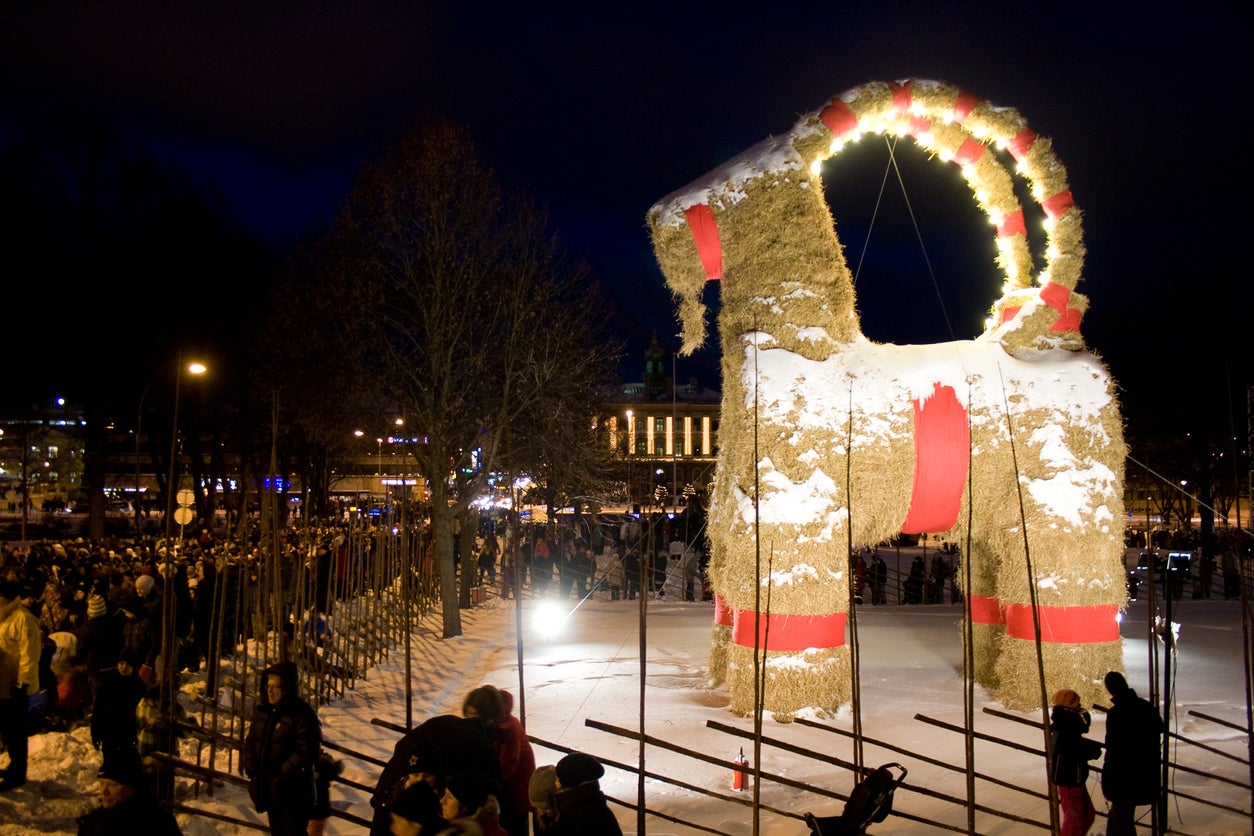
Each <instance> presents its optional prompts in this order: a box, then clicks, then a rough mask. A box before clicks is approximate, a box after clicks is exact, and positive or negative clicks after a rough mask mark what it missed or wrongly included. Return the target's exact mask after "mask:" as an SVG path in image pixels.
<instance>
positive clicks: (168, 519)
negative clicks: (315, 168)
mask: <svg viewBox="0 0 1254 836" xmlns="http://www.w3.org/2000/svg"><path fill="white" fill-rule="evenodd" d="M206 371H208V368H207V367H206V366H205V364H204V363H197V362H192V363H188V364H187V365H186V366H184V365H183V361H182V358H181V357H180V358H179V364H178V366H176V367H175V371H174V425H173V427H172V429H171V431H170V479H169V481H167V482H166V486H165V493H166V497H165V544H166V548H167V549H170V554H169V555H168V559H171V560H172V559H173V558H174V554H173V548H172V547H171V544H170V533H171V528H170V524H171V523H172V522H173V518H174V493H175V489H174V488H175V486H174V480H175V478H176V477H177V472H176V471H177V464H178V449H179V393H180V391H181V389H182V384H183V372H187V373H188V374H190V375H202V374H204V373H205V372H206Z"/></svg>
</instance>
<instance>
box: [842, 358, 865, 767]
mask: <svg viewBox="0 0 1254 836" xmlns="http://www.w3.org/2000/svg"><path fill="white" fill-rule="evenodd" d="M852 462H853V379H852V378H850V380H849V415H848V417H847V421H846V426H845V509H846V514H845V539H846V552H845V554H846V557H845V566H846V567H847V568H846V570H845V575H846V580H847V581H848V583H847V584H846V587H847V591H848V593H849V595H848V601H849V605H848V606H849V672H850V674H851V676H850V680H851V682H852V685H853V688H852V692H851V694H850V700H851V702H852V703H853V705H852V708H853V764H854V766H855V767H856V770H855V772H856V774H857V777H858V780H859V781H861V780H862V778H863V777H864V775H865V772H866V769H865V762H864V758H863V746H862V743H863V741H862V685H861V683H860V682H859V676H860V664H859V653H860V651H859V647H858V608H857V605H856V600H855V599H856V597H857V595H856V593H857V589H856V583H855V578H854V565H853V476H852Z"/></svg>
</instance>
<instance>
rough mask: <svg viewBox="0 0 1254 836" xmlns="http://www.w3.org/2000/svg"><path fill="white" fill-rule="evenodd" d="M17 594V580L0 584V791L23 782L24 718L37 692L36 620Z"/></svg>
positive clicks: (26, 730)
mask: <svg viewBox="0 0 1254 836" xmlns="http://www.w3.org/2000/svg"><path fill="white" fill-rule="evenodd" d="M20 595H21V587H20V585H19V584H18V582H17V581H15V580H12V579H9V578H6V579H5V580H3V581H0V741H3V742H4V745H5V747H6V748H7V749H8V750H9V768H8V769H7V770H6V771H5V772H4V775H3V777H0V792H5V791H7V790H12V789H16V788H18V787H20V786H22V785H23V784H25V783H26V762H27V753H28V751H29V749H28V746H29V739H28V735H29V734H30V729H29V728H28V726H27V716H26V715H27V710H28V705H29V695H30V694H34V693H35V692H37V691H38V690H39V656H40V653H41V651H42V647H41V637H40V635H39V620H38V619H37V618H35V616H34V615H32V614H31V611H30V610H28V609H26V607H24V606H22V603H21V600H20V597H19V596H20Z"/></svg>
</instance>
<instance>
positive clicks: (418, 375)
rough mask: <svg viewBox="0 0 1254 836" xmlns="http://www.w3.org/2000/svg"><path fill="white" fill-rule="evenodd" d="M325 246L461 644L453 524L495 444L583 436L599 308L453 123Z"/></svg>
mask: <svg viewBox="0 0 1254 836" xmlns="http://www.w3.org/2000/svg"><path fill="white" fill-rule="evenodd" d="M332 237H333V239H334V245H333V246H332V248H331V249H332V251H333V252H335V253H336V254H337V255H336V264H337V265H338V268H337V269H339V270H340V271H342V275H341V279H342V281H343V282H344V283H346V284H348V283H351V286H352V287H353V289H354V293H356V294H357V295H358V300H359V301H362V302H363V303H364V308H363V309H362V318H361V319H360V320H359V321H358V322H356V323H355V324H354V327H353V329H352V330H353V334H354V339H356V340H358V342H359V343H360V344H368V345H369V346H370V348H371V349H372V350H373V351H374V352H377V354H378V357H379V360H378V363H377V364H376V365H375V366H374V367H373V368H374V369H377V377H378V379H379V382H380V384H381V389H382V393H381V394H382V396H383V397H384V398H386V399H388V400H390V401H391V402H394V403H396V404H398V405H399V407H400V409H401V411H402V413H403V414H404V418H405V423H404V426H405V427H406V433H405V435H406V441H407V444H408V446H409V449H410V452H411V453H412V455H413V456H414V457H415V459H416V460H417V461H418V463H419V466H420V467H421V468H422V470H423V473H424V475H425V476H426V477H427V479H428V481H429V485H430V493H431V497H430V498H431V525H432V533H433V535H434V538H435V547H436V557H437V565H438V568H439V574H440V586H441V597H442V600H443V615H444V629H443V632H444V635H445V636H446V637H448V636H456V635H460V634H461V616H460V613H459V611H458V603H457V602H458V595H457V579H456V575H455V567H454V560H453V532H454V519H455V518H456V517H457V516H458V515H459V514H461V513H462V512H463V511H464V510H465V509H466V508H467V506H468V505H469V503H470V502H471V500H472V499H473V498H474V497H475V495H476V494H477V493H478V492H480V491H481V490H482V488H483V487H484V483H485V480H486V477H487V474H488V473H490V472H491V471H492V470H494V468H495V467H496V464H497V462H498V460H499V458H500V456H501V455H502V454H503V453H504V451H505V450H506V443H507V440H508V441H509V443H511V444H515V445H517V446H518V447H519V448H520V449H521V447H522V446H523V445H524V439H529V440H528V441H527V442H526V444H528V445H533V444H534V443H535V439H536V438H539V437H545V436H547V437H549V438H551V439H552V440H553V442H554V443H569V440H570V438H571V437H572V435H577V433H573V434H572V433H571V432H569V431H568V428H569V427H570V426H579V425H582V426H589V425H590V422H591V416H592V408H593V405H594V404H595V400H596V399H595V397H594V392H595V387H596V385H598V384H600V383H602V382H603V381H604V377H603V376H602V373H603V370H604V369H606V368H608V362H607V360H608V358H609V351H608V346H607V344H606V343H605V342H604V341H598V340H597V339H596V337H595V316H594V313H593V311H594V309H597V308H598V307H599V306H597V305H596V304H595V302H593V301H592V299H591V297H590V296H589V292H588V290H587V281H586V279H587V277H586V275H585V273H584V271H582V270H580V269H577V268H576V267H574V266H572V265H571V264H570V263H569V262H568V261H566V259H565V258H564V256H563V253H562V251H561V249H560V247H559V245H558V243H557V241H556V239H555V238H554V236H553V235H552V234H551V233H550V231H549V230H548V219H547V216H546V214H545V213H544V212H543V210H541V209H540V208H538V207H537V206H536V205H535V204H534V203H532V202H531V201H529V200H526V199H523V198H520V197H516V196H513V195H509V194H506V193H505V192H504V190H503V189H502V188H501V186H500V185H499V184H498V183H497V181H496V179H495V178H494V176H493V174H492V172H491V171H490V170H489V169H488V167H487V166H486V165H485V164H484V163H483V161H482V160H481V159H480V158H479V157H478V155H477V154H476V151H475V148H474V146H473V143H472V142H471V140H470V137H469V135H468V134H467V133H466V132H465V131H464V130H463V129H461V128H458V127H455V126H452V125H448V124H434V125H427V126H422V127H420V128H418V129H416V130H414V131H413V132H411V133H410V134H408V135H407V136H406V137H405V138H404V139H403V140H402V141H401V142H400V143H398V144H397V145H396V146H395V147H394V148H392V149H391V150H390V151H389V152H388V153H387V154H386V156H385V157H384V158H383V159H382V160H381V161H380V162H379V163H377V164H370V165H367V166H366V167H365V168H364V169H363V171H362V174H361V176H360V178H359V180H358V182H357V184H356V187H355V189H354V191H353V193H352V194H351V195H350V197H349V200H348V202H347V204H346V207H345V209H344V211H343V212H342V214H341V216H340V217H339V219H338V220H337V223H336V225H335V229H334V230H333V232H332ZM589 435H590V434H589ZM455 476H456V478H455ZM467 534H468V535H469V533H467Z"/></svg>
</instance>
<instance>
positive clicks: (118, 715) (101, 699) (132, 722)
mask: <svg viewBox="0 0 1254 836" xmlns="http://www.w3.org/2000/svg"><path fill="white" fill-rule="evenodd" d="M147 690H148V689H147V686H145V685H144V681H143V680H142V679H140V677H139V659H138V657H137V656H136V654H135V651H133V650H124V651H122V654H121V655H120V656H119V657H118V663H117V666H116V667H115V668H114V669H113V670H106V671H105V672H104V675H103V677H102V679H101V682H100V690H99V691H98V692H97V694H96V704H95V708H94V709H93V710H92V714H91V743H92V745H93V746H95V747H96V748H97V749H99V750H100V751H102V752H104V754H105V756H106V757H108V756H109V755H110V754H111V753H113V752H119V751H127V750H130V749H136V748H137V747H138V746H139V726H138V724H137V723H136V719H135V709H136V707H138V706H139V701H140V700H142V699H143V698H144V694H145V693H146V692H147Z"/></svg>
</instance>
